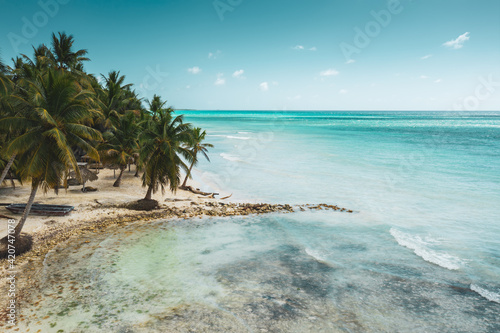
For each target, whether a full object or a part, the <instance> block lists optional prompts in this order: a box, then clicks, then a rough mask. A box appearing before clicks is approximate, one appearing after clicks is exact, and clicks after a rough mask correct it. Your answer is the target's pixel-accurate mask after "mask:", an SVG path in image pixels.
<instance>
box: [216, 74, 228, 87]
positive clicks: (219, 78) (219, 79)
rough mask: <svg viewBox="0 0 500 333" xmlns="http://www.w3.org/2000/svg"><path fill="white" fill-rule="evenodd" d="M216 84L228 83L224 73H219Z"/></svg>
mask: <svg viewBox="0 0 500 333" xmlns="http://www.w3.org/2000/svg"><path fill="white" fill-rule="evenodd" d="M214 84H215V85H216V86H222V85H224V84H226V79H225V78H224V74H222V73H218V74H217V79H216V80H215V82H214Z"/></svg>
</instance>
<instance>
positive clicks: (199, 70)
mask: <svg viewBox="0 0 500 333" xmlns="http://www.w3.org/2000/svg"><path fill="white" fill-rule="evenodd" d="M188 72H189V73H191V74H198V73H201V68H200V67H198V66H194V67H192V68H188Z"/></svg>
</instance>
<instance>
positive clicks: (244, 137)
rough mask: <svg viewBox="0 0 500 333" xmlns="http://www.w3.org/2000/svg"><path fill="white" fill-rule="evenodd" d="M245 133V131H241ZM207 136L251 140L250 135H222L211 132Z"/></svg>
mask: <svg viewBox="0 0 500 333" xmlns="http://www.w3.org/2000/svg"><path fill="white" fill-rule="evenodd" d="M239 133H243V132H239ZM207 136H212V137H222V138H226V139H235V140H250V137H248V136H235V135H222V134H209V135H207Z"/></svg>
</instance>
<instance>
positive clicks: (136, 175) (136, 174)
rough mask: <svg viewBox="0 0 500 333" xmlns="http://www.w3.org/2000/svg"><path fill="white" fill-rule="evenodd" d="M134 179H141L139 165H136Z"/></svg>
mask: <svg viewBox="0 0 500 333" xmlns="http://www.w3.org/2000/svg"><path fill="white" fill-rule="evenodd" d="M134 177H139V165H137V163H136V164H135V175H134Z"/></svg>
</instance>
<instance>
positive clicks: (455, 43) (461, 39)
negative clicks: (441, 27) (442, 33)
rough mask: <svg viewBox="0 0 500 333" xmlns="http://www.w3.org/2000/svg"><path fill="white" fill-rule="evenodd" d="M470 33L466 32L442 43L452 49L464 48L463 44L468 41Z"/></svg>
mask: <svg viewBox="0 0 500 333" xmlns="http://www.w3.org/2000/svg"><path fill="white" fill-rule="evenodd" d="M469 35H470V33H469V32H466V33H464V34H463V35H460V36H458V37H457V38H456V39H452V40H449V41H447V42H446V43H444V44H443V45H444V46H447V47H449V48H452V49H455V50H457V49H461V48H462V47H463V46H464V43H465V42H466V41H468V40H469V39H470V36H469Z"/></svg>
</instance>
